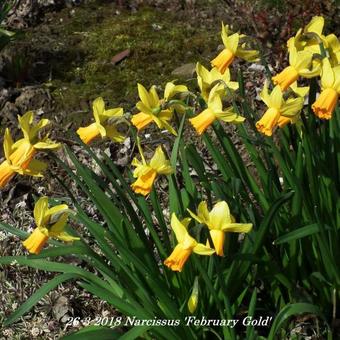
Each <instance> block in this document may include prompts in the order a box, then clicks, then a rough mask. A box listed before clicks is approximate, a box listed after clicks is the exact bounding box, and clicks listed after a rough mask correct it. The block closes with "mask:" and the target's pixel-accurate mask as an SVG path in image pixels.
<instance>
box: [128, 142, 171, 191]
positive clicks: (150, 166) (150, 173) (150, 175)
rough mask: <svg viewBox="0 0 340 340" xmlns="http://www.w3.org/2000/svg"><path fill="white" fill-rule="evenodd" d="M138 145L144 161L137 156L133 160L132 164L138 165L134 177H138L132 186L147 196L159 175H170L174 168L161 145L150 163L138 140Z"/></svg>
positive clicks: (134, 189)
mask: <svg viewBox="0 0 340 340" xmlns="http://www.w3.org/2000/svg"><path fill="white" fill-rule="evenodd" d="M137 145H138V148H139V151H140V155H141V158H142V161H139V160H138V159H137V158H134V159H133V160H132V165H133V166H135V167H136V168H135V170H134V172H133V177H135V178H137V180H136V181H135V182H133V183H132V184H131V188H132V190H133V191H134V192H136V193H138V194H141V195H143V196H146V195H148V194H149V193H150V192H151V190H152V186H153V183H154V181H155V180H156V177H157V176H158V175H170V174H171V173H172V172H173V169H172V167H171V166H170V162H169V160H167V159H166V157H165V154H164V152H163V150H162V147H161V146H159V147H157V149H156V151H155V153H154V155H153V157H152V158H151V160H150V162H149V163H148V162H146V160H145V158H144V155H143V152H142V150H141V147H140V144H139V143H138V141H137Z"/></svg>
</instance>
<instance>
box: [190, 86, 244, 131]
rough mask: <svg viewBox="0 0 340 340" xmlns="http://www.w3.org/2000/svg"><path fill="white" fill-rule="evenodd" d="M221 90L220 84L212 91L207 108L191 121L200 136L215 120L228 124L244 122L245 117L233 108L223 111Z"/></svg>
mask: <svg viewBox="0 0 340 340" xmlns="http://www.w3.org/2000/svg"><path fill="white" fill-rule="evenodd" d="M219 90H220V84H217V85H215V86H214V88H213V89H212V90H211V91H210V94H209V98H208V103H207V108H206V109H205V110H203V111H202V112H201V113H200V114H198V115H197V116H196V117H193V118H190V119H189V121H190V123H191V124H192V126H193V127H194V128H195V130H196V131H197V133H198V134H199V135H201V134H203V133H204V132H205V130H206V129H207V128H208V127H209V126H210V125H211V124H212V123H213V122H214V121H215V120H222V121H224V122H228V123H241V122H243V121H244V117H241V116H239V115H238V114H237V113H235V112H234V110H233V109H232V108H227V109H225V110H223V105H222V99H221V97H220V94H219Z"/></svg>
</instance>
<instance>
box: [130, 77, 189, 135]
mask: <svg viewBox="0 0 340 340" xmlns="http://www.w3.org/2000/svg"><path fill="white" fill-rule="evenodd" d="M186 91H188V89H187V87H186V86H184V85H175V84H173V83H172V82H169V83H167V84H166V86H165V90H164V99H162V100H160V99H159V97H158V94H157V91H156V87H155V86H152V87H151V88H150V90H149V91H147V90H146V88H145V87H144V86H143V85H141V84H138V94H139V98H140V101H139V102H138V103H137V104H136V107H137V109H138V110H139V111H140V112H139V113H137V114H135V115H133V117H132V118H131V123H132V124H133V125H134V126H135V127H136V128H137V129H138V130H142V129H144V128H145V127H146V126H147V125H149V124H150V123H151V122H155V123H156V125H157V126H158V127H159V128H160V129H166V130H168V131H169V132H170V133H172V134H173V135H175V136H177V133H176V131H175V130H174V128H173V127H172V126H171V125H170V124H169V121H170V120H171V118H172V116H173V111H172V109H171V107H168V108H164V105H165V104H166V103H167V102H168V101H169V100H170V99H171V98H172V97H174V96H175V95H176V94H177V93H181V92H186Z"/></svg>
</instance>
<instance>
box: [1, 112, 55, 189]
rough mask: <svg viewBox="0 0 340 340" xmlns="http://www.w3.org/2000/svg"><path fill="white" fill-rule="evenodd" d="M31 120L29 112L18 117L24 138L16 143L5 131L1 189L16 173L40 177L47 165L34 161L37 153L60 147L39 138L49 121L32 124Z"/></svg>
mask: <svg viewBox="0 0 340 340" xmlns="http://www.w3.org/2000/svg"><path fill="white" fill-rule="evenodd" d="M33 119H34V114H33V112H31V111H30V112H27V113H25V114H24V115H23V116H21V117H20V116H18V120H19V125H20V128H21V131H22V133H23V135H24V137H23V138H21V139H19V140H17V141H16V142H14V141H13V139H12V136H11V133H10V131H9V129H8V128H7V129H6V130H5V136H4V144H3V147H4V155H5V160H4V161H3V162H2V163H1V164H0V188H3V187H4V186H5V185H6V184H7V183H8V182H9V181H10V180H11V179H12V178H13V177H14V175H15V174H16V173H18V174H20V175H30V176H38V177H41V176H42V172H43V171H44V170H45V169H46V167H47V164H45V163H44V162H41V161H39V160H37V159H34V157H35V155H36V153H37V151H38V150H41V149H44V150H46V149H53V150H54V149H57V148H59V147H60V144H59V143H54V142H53V141H51V140H50V139H49V138H48V135H46V136H45V137H43V138H40V137H39V132H40V130H41V129H42V128H44V127H45V126H46V125H48V124H49V120H48V119H41V120H40V121H39V122H38V123H37V124H34V122H33Z"/></svg>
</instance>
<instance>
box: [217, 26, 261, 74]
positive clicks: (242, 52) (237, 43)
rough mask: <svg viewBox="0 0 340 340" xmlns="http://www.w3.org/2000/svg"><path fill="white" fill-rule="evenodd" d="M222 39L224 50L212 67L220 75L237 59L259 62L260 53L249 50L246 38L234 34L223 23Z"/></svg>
mask: <svg viewBox="0 0 340 340" xmlns="http://www.w3.org/2000/svg"><path fill="white" fill-rule="evenodd" d="M221 38H222V41H223V44H224V49H223V50H222V51H221V52H220V53H219V54H218V56H217V57H216V58H214V59H213V60H212V61H211V65H212V66H213V67H216V68H217V70H218V71H219V72H220V73H222V74H223V73H224V72H226V70H227V69H228V67H229V66H230V64H231V63H232V62H233V61H234V59H235V57H239V58H241V59H244V60H247V61H257V60H258V57H259V52H258V51H256V50H252V49H249V48H248V47H247V44H246V42H245V41H244V40H245V38H246V36H245V35H243V34H239V33H232V32H230V31H229V27H228V26H224V24H223V23H222V30H221Z"/></svg>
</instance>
